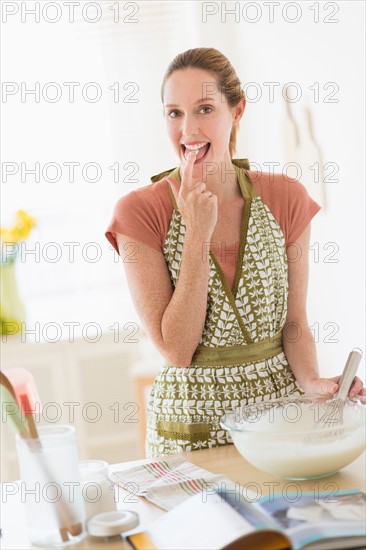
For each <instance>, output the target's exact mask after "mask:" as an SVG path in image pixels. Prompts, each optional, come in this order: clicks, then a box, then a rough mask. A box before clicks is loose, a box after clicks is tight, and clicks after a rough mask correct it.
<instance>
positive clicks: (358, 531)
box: [127, 488, 366, 550]
mask: <svg viewBox="0 0 366 550" xmlns="http://www.w3.org/2000/svg"><path fill="white" fill-rule="evenodd" d="M299 493H300V494H299ZM127 540H128V541H129V543H130V544H131V546H132V548H134V549H135V550H155V549H157V550H185V549H187V550H188V549H195V550H242V549H243V548H250V550H285V549H286V550H298V549H313V550H333V549H334V550H336V549H342V550H345V549H348V548H364V547H366V495H365V493H364V492H362V491H358V490H357V489H355V490H349V491H337V492H335V491H333V492H332V493H331V494H330V493H329V492H318V493H316V492H302V491H301V488H299V490H298V492H293V493H291V492H289V493H286V494H281V493H275V494H272V495H271V496H268V497H262V498H260V499H259V500H258V502H248V500H246V499H245V498H244V497H243V495H242V494H241V493H240V491H239V490H236V491H224V490H221V491H220V490H217V491H215V492H211V493H210V494H206V493H204V492H201V493H197V494H196V495H194V496H191V497H189V498H187V499H186V500H185V501H184V502H182V503H181V504H178V505H177V506H176V507H175V508H173V509H172V510H170V511H169V512H167V513H166V514H164V515H163V516H162V517H161V518H159V519H157V520H155V521H154V522H152V523H151V524H150V525H149V526H148V529H147V530H146V531H144V532H142V533H136V534H132V535H130V536H128V537H127Z"/></svg>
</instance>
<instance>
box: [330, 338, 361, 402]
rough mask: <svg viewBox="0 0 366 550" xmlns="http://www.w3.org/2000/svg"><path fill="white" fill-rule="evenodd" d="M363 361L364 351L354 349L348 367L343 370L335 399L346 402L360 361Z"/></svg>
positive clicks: (348, 360)
mask: <svg viewBox="0 0 366 550" xmlns="http://www.w3.org/2000/svg"><path fill="white" fill-rule="evenodd" d="M361 359H362V351H361V350H360V349H359V348H354V349H353V350H352V351H351V352H350V354H349V356H348V359H347V363H346V366H345V367H344V369H343V372H342V375H341V377H340V379H339V382H338V392H337V394H336V396H335V397H337V399H341V400H342V401H345V400H346V399H347V396H348V392H349V389H350V387H351V385H352V382H353V379H354V377H355V376H356V372H357V369H358V366H359V364H360V361H361Z"/></svg>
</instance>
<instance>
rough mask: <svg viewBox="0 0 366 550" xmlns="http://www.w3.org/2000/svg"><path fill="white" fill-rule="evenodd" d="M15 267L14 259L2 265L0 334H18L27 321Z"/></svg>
mask: <svg viewBox="0 0 366 550" xmlns="http://www.w3.org/2000/svg"><path fill="white" fill-rule="evenodd" d="M15 266H16V262H15V261H14V259H13V258H12V259H11V260H8V261H6V262H1V263H0V298H1V301H0V321H1V322H0V334H17V333H18V332H20V331H21V327H22V323H24V322H25V319H26V309H25V307H24V304H23V301H22V299H21V297H20V295H19V291H18V285H17V278H16V268H15Z"/></svg>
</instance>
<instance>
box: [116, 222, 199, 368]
mask: <svg viewBox="0 0 366 550" xmlns="http://www.w3.org/2000/svg"><path fill="white" fill-rule="evenodd" d="M116 239H117V242H118V248H119V252H120V255H121V257H122V258H123V262H124V263H123V265H124V269H125V273H126V278H127V283H128V287H129V290H130V293H131V297H132V301H133V304H134V306H135V309H136V311H137V313H138V315H139V318H140V319H141V322H142V324H143V326H144V328H145V330H146V332H147V333H148V334H149V336H150V338H151V339H152V341H153V343H154V344H155V346H156V347H157V349H158V350H159V352H160V353H161V354H162V355H163V356H164V357H165V358H166V360H167V361H168V362H169V363H171V364H172V365H174V366H178V367H188V366H189V365H190V364H191V359H192V356H193V353H194V352H195V349H196V347H197V345H198V343H199V341H200V339H201V335H202V331H203V328H204V323H205V318H206V307H207V293H208V277H209V262H208V261H207V260H206V261H203V254H202V251H203V243H204V242H205V239H204V238H203V237H202V238H200V236H199V235H197V234H194V235H193V234H191V233H190V232H189V231H187V232H186V235H185V240H184V246H183V253H182V262H181V266H180V273H179V277H178V282H177V285H176V288H175V289H173V287H172V283H171V280H170V277H169V272H168V269H167V265H166V262H165V259H164V256H163V254H162V253H161V252H159V251H157V250H155V249H153V248H152V247H149V246H147V245H145V244H144V243H143V242H141V241H135V240H133V239H132V238H131V237H128V236H126V235H122V234H117V235H116ZM206 241H207V239H206ZM132 242H133V243H134V245H135V247H134V254H133V256H131V243H132ZM128 243H130V246H128ZM136 244H137V245H138V246H136Z"/></svg>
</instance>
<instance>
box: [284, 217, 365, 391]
mask: <svg viewBox="0 0 366 550" xmlns="http://www.w3.org/2000/svg"><path fill="white" fill-rule="evenodd" d="M309 241H310V224H309V225H308V226H307V228H306V229H305V231H304V232H303V233H302V235H301V236H300V237H299V238H298V239H297V241H296V246H289V247H288V249H287V258H288V279H289V296H288V303H287V317H286V324H285V326H284V328H283V330H282V336H283V348H284V352H285V355H286V357H287V360H288V362H289V365H290V367H291V369H292V372H293V373H294V375H295V378H296V379H297V381H298V383H299V384H300V386H301V388H302V389H303V390H304V391H305V392H306V393H332V394H333V393H335V392H336V391H337V390H338V384H337V382H338V381H339V378H340V375H338V376H334V377H332V378H321V377H320V376H319V371H318V364H317V357H316V348H315V342H314V338H313V335H312V332H311V330H310V328H309V324H308V320H307V314H306V297H307V289H308V274H309ZM358 393H366V391H365V389H364V388H363V384H362V381H361V380H360V378H358V377H356V378H355V381H354V383H353V385H352V388H351V390H350V392H349V395H350V396H353V395H356V394H358Z"/></svg>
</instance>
